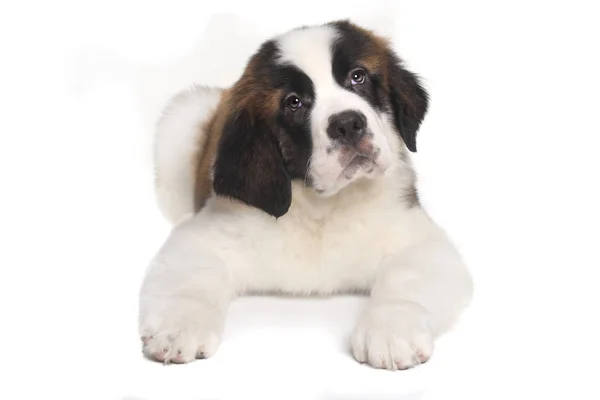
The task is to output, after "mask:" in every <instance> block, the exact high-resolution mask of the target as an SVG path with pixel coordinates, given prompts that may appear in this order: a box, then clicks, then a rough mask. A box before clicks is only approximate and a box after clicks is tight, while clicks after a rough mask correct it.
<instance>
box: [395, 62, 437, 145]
mask: <svg viewBox="0 0 600 400" xmlns="http://www.w3.org/2000/svg"><path fill="white" fill-rule="evenodd" d="M390 69H391V71H390V101H391V104H392V112H393V113H394V122H395V124H396V128H397V129H398V131H399V132H400V136H402V139H403V140H404V143H405V144H406V147H407V148H408V149H409V150H410V151H412V152H416V151H417V131H418V130H419V126H420V125H421V121H423V118H424V117H425V113H426V112H427V106H428V104H429V95H428V94H427V91H426V90H425V89H424V88H423V86H421V83H420V81H419V78H418V77H417V76H416V75H415V74H413V73H412V72H410V71H408V70H407V69H405V68H404V67H403V66H402V62H401V61H400V60H399V59H398V57H396V56H395V55H393V54H392V55H390Z"/></svg>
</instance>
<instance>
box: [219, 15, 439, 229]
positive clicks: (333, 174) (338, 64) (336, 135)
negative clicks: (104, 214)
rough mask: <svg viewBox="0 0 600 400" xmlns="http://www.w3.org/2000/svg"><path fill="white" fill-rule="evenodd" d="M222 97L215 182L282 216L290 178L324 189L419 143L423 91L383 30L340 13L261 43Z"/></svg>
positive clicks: (372, 172)
mask: <svg viewBox="0 0 600 400" xmlns="http://www.w3.org/2000/svg"><path fill="white" fill-rule="evenodd" d="M225 103H226V104H225V107H223V109H224V110H226V111H225V112H227V114H228V115H227V117H226V122H225V124H224V127H223V132H222V137H221V141H220V143H219V148H218V150H217V155H216V160H215V164H214V171H213V187H214V190H215V192H216V193H217V194H218V195H222V196H228V197H233V198H236V199H238V200H241V201H243V202H245V203H247V204H249V205H251V206H254V207H258V208H260V209H262V210H264V211H266V212H267V213H269V214H271V215H273V216H275V217H279V216H281V215H283V214H285V213H286V212H287V210H288V208H289V206H290V204H291V196H292V193H291V180H294V179H299V180H302V181H303V182H304V183H305V184H306V186H308V187H310V188H313V189H314V190H315V191H316V192H317V193H319V194H321V195H323V196H331V195H334V194H336V193H338V192H339V191H340V190H342V189H343V188H344V187H345V186H347V185H349V184H351V183H352V182H353V181H356V180H357V179H361V178H366V179H373V178H375V177H377V176H379V175H381V174H383V173H384V172H385V171H386V170H387V169H388V168H389V167H391V166H392V165H393V164H394V163H395V162H396V160H397V159H398V158H399V157H400V153H401V152H403V151H405V150H404V147H406V148H407V149H408V150H410V151H413V152H414V151H416V133H417V130H418V128H419V125H420V124H421V121H422V120H423V117H424V115H425V113H426V111H427V103H428V99H427V93H426V92H425V90H424V89H423V88H422V87H421V85H420V83H419V80H418V79H417V77H416V76H415V75H414V74H413V73H411V72H409V71H408V70H406V69H405V68H404V67H403V66H402V63H401V61H400V59H399V58H398V57H397V56H396V55H395V54H394V52H393V51H392V50H391V48H390V47H389V45H388V43H387V42H386V41H385V40H384V39H383V38H380V37H378V36H376V35H374V34H373V33H371V32H369V31H367V30H364V29H362V28H360V27H357V26H356V25H353V24H351V23H349V22H346V21H340V22H333V23H330V24H326V25H322V26H315V27H304V28H300V29H296V30H293V31H291V32H288V33H286V34H284V35H282V36H279V37H277V38H275V39H273V40H271V41H268V42H266V43H265V44H263V45H262V46H261V48H260V49H259V50H258V52H257V53H256V54H255V55H254V56H253V57H252V58H251V60H250V62H249V63H248V66H247V67H246V70H245V72H244V74H243V75H242V77H241V78H240V80H239V81H238V82H237V83H236V84H235V85H234V86H233V87H232V88H231V90H230V92H229V95H228V97H227V98H226V100H225ZM402 142H403V143H404V146H403V145H402Z"/></svg>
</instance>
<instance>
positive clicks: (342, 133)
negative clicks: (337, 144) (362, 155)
mask: <svg viewBox="0 0 600 400" xmlns="http://www.w3.org/2000/svg"><path fill="white" fill-rule="evenodd" d="M366 125H367V119H366V118H365V116H364V115H363V113H361V112H359V111H343V112H341V113H338V114H334V115H332V116H331V117H329V126H328V127H327V134H328V135H329V137H330V138H332V139H335V140H340V141H343V142H347V143H349V144H356V143H358V141H359V140H360V139H361V138H362V137H363V135H364V133H365V126H366Z"/></svg>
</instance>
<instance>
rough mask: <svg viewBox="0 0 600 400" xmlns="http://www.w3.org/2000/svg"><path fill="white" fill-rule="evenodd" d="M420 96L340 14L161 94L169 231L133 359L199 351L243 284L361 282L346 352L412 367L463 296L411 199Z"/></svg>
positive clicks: (149, 282) (379, 42)
mask: <svg viewBox="0 0 600 400" xmlns="http://www.w3.org/2000/svg"><path fill="white" fill-rule="evenodd" d="M427 102H428V99H427V93H426V92H425V90H424V89H423V87H422V86H421V84H420V83H419V80H418V78H417V77H416V76H415V75H414V74H413V73H411V72H409V71H408V70H406V69H405V68H404V67H403V65H402V62H401V61H400V59H399V58H398V57H397V56H396V55H395V54H394V52H393V51H392V50H391V48H390V46H389V44H388V42H387V41H386V40H384V39H383V38H381V37H379V36H377V35H375V34H373V33H372V32H370V31H367V30H364V29H362V28H360V27H358V26H356V25H353V24H351V23H349V22H346V21H338V22H333V23H330V24H326V25H321V26H312V27H303V28H300V29H296V30H293V31H290V32H288V33H286V34H283V35H281V36H278V37H276V38H275V39H273V40H271V41H268V42H266V43H265V44H264V45H263V46H262V47H261V48H260V49H259V50H258V51H257V53H256V54H255V55H254V56H253V57H252V58H251V59H250V61H249V63H248V65H247V68H246V70H245V72H244V74H243V75H242V77H241V78H240V79H239V80H238V82H236V83H235V84H234V85H233V86H232V87H231V88H229V89H226V90H222V89H219V88H209V87H194V88H192V89H190V90H188V91H185V92H183V93H180V94H179V95H177V96H176V97H175V98H174V99H173V100H172V101H171V103H170V104H169V105H168V106H167V108H166V110H165V114H164V115H163V117H162V118H161V120H160V122H159V124H158V128H157V132H156V142H155V167H156V190H157V196H158V203H159V206H160V209H161V211H162V212H163V214H164V215H165V216H166V218H168V219H169V220H170V221H171V222H172V223H173V224H174V228H173V231H172V232H171V234H170V236H169V238H168V239H167V241H166V243H165V244H164V245H163V247H162V248H161V249H160V251H159V253H158V254H157V255H156V257H155V259H154V260H153V261H152V263H151V265H150V267H149V269H148V271H147V274H146V277H145V279H144V282H143V285H142V288H141V294H140V319H139V321H140V322H139V323H140V327H139V329H140V335H141V336H142V340H143V342H144V353H145V354H146V355H147V356H148V357H150V358H153V359H156V360H158V361H162V362H174V363H185V362H190V361H193V360H194V359H196V358H205V357H210V356H211V355H213V354H214V353H215V351H216V350H217V346H218V344H219V341H220V338H221V333H222V329H223V324H224V321H225V316H226V311H227V308H228V305H229V303H230V302H231V301H232V299H234V298H235V297H236V296H239V295H243V294H244V293H261V292H277V293H286V294H294V295H310V294H333V293H343V292H362V293H366V294H369V295H370V301H369V303H368V306H367V308H366V309H365V310H364V313H363V314H362V316H361V317H360V319H359V320H358V321H357V324H356V328H355V330H354V332H353V334H352V340H351V341H352V343H351V345H352V352H353V354H354V357H355V358H356V359H357V360H358V361H360V362H366V363H369V364H370V365H372V366H374V367H376V368H387V369H392V370H396V369H406V368H409V367H412V366H415V365H418V364H420V363H422V362H425V361H426V360H427V359H428V358H429V357H430V356H431V353H432V350H433V343H434V339H435V338H437V337H438V336H439V335H441V334H442V333H443V332H445V331H446V330H448V329H449V328H450V326H451V325H452V324H453V322H455V321H456V320H457V318H458V316H459V314H460V313H461V310H462V309H463V308H464V307H465V306H466V305H467V304H468V302H469V300H470V298H471V291H472V286H471V285H472V284H471V279H470V276H469V274H468V272H467V270H466V268H465V266H464V265H463V262H462V261H461V257H460V255H459V253H458V252H457V250H456V249H455V248H454V246H453V245H452V243H451V241H450V240H449V239H448V237H447V236H446V234H445V233H444V231H443V230H442V229H441V228H439V227H438V226H437V225H436V224H435V223H434V221H432V220H431V218H430V217H429V216H428V215H427V213H426V212H425V210H424V209H423V208H422V207H421V206H420V205H419V201H418V197H417V194H416V189H415V174H414V172H413V168H412V166H411V161H410V155H409V151H416V133H417V130H418V128H419V125H420V123H421V121H422V119H423V117H424V115H425V113H426V110H427Z"/></svg>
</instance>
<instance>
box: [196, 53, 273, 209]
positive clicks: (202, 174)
mask: <svg viewBox="0 0 600 400" xmlns="http://www.w3.org/2000/svg"><path fill="white" fill-rule="evenodd" d="M257 64H258V61H257V59H256V58H253V59H251V60H250V62H249V63H248V66H247V67H246V70H245V71H244V74H243V75H242V77H241V78H240V79H239V80H238V81H237V82H236V83H235V84H234V85H233V86H232V87H231V88H230V89H228V90H225V91H224V92H223V94H222V95H221V101H220V103H219V105H218V107H217V110H216V111H215V114H214V115H213V117H212V118H211V119H210V120H209V121H208V122H207V123H206V124H205V125H204V126H203V127H201V128H200V129H203V130H204V132H205V134H206V137H207V138H206V141H205V143H204V146H203V147H202V148H201V149H200V150H199V152H198V156H197V157H196V159H197V164H196V186H195V190H194V208H195V211H196V212H197V211H199V210H200V209H202V207H203V206H204V204H205V202H206V200H207V199H208V198H209V197H210V195H211V193H212V191H213V188H212V168H213V162H214V160H215V157H216V152H217V149H218V146H219V141H220V139H221V135H222V133H223V128H224V126H225V123H226V122H227V121H228V119H229V118H232V117H233V116H235V115H236V114H237V113H239V111H240V110H246V111H247V112H248V113H249V114H250V115H251V116H252V117H253V118H264V119H266V120H270V119H272V117H273V116H274V115H275V113H276V112H277V110H278V109H279V106H280V101H281V97H282V96H283V93H282V91H281V90H280V89H272V88H270V87H269V85H268V82H267V80H266V78H262V77H260V76H259V74H257V71H256V69H257Z"/></svg>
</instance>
